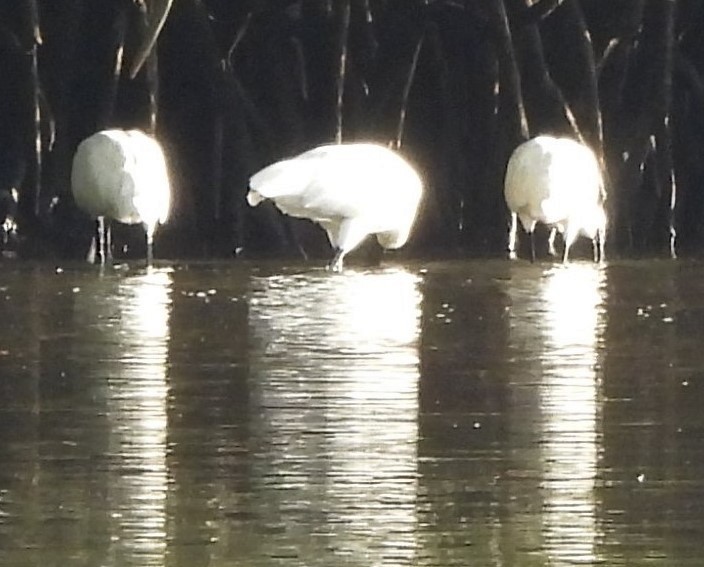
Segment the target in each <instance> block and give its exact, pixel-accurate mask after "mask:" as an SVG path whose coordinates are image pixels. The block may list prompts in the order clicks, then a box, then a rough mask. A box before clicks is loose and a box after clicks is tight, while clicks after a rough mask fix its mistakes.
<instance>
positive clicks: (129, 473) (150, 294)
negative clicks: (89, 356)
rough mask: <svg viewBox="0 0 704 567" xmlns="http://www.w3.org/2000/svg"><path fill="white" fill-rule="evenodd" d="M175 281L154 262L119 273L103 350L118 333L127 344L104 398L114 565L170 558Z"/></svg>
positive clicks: (159, 562) (154, 562) (118, 338)
mask: <svg viewBox="0 0 704 567" xmlns="http://www.w3.org/2000/svg"><path fill="white" fill-rule="evenodd" d="M170 286H171V273H170V271H168V270H151V271H149V272H147V273H145V274H140V275H135V276H132V277H129V278H125V279H123V280H120V282H119V284H118V289H117V290H116V291H117V293H116V298H117V303H118V304H119V306H120V310H119V314H118V316H119V320H120V325H119V327H118V328H116V329H115V330H116V331H117V330H118V329H119V336H115V337H114V339H110V338H109V337H108V341H107V343H106V346H108V347H109V349H110V352H109V353H108V354H107V356H106V357H105V358H106V359H108V360H109V357H110V355H114V352H115V349H114V343H112V340H114V341H115V343H118V344H121V345H122V348H121V349H120V350H118V352H120V351H121V354H120V358H119V360H117V361H115V366H114V368H115V370H117V371H116V372H114V373H113V372H110V374H109V375H108V376H107V380H108V396H107V400H106V404H107V419H108V421H109V422H110V428H109V431H110V437H109V439H108V451H109V455H110V462H109V466H110V467H111V468H112V469H113V470H114V471H115V473H116V474H115V475H114V478H115V479H116V482H115V483H114V484H112V485H111V486H109V487H108V491H109V493H108V496H107V500H108V502H109V506H110V508H111V513H110V518H111V521H112V522H113V524H114V527H113V529H112V530H111V532H112V534H113V535H112V541H111V544H110V550H109V554H110V555H111V556H112V558H113V562H112V563H111V564H113V565H121V564H135V565H137V564H141V565H154V566H156V565H164V563H165V556H166V498H167V491H168V485H169V476H168V472H167V464H166V456H167V455H166V452H167V446H166V430H167V429H166V428H167V417H166V411H167V392H168V387H167V377H168V373H167V360H168V341H169V314H170V308H171V297H170ZM97 299H98V300H100V298H97ZM97 360H103V357H100V356H99V357H98V358H97Z"/></svg>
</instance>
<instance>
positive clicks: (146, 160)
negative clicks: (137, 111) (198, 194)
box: [71, 129, 171, 263]
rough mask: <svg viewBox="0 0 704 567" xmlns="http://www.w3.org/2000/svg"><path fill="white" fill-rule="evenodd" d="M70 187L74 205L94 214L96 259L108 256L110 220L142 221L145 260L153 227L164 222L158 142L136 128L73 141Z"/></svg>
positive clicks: (165, 190)
mask: <svg viewBox="0 0 704 567" xmlns="http://www.w3.org/2000/svg"><path fill="white" fill-rule="evenodd" d="M71 190H72V192H73V197H74V199H75V201H76V205H77V206H78V207H79V208H80V209H82V210H83V211H84V212H86V213H88V214H89V215H91V216H92V217H95V218H96V219H97V220H98V225H99V228H98V230H99V242H98V243H96V246H98V247H99V253H100V256H101V262H103V263H104V262H105V259H106V258H111V257H112V254H111V250H110V246H111V243H110V226H109V223H110V221H111V220H115V221H118V222H121V223H125V224H142V225H144V229H145V231H146V238H147V261H148V262H151V259H152V248H153V242H154V232H155V231H156V228H157V226H158V225H159V224H161V223H164V222H166V220H167V218H168V215H169V207H170V202H171V188H170V184H169V176H168V171H167V166H166V159H165V157H164V152H163V151H162V149H161V146H160V145H159V142H157V141H156V140H155V139H154V138H153V137H151V136H149V135H147V134H145V133H144V132H142V131H140V130H117V129H115V130H103V131H100V132H97V133H95V134H93V135H92V136H90V137H88V138H86V139H85V140H83V141H82V142H81V143H80V144H79V145H78V149H77V150H76V153H75V155H74V157H73V167H72V169H71ZM106 219H107V223H106V222H105V220H106ZM106 224H107V226H106Z"/></svg>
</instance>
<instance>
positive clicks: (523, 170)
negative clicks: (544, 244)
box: [504, 136, 606, 261]
mask: <svg viewBox="0 0 704 567" xmlns="http://www.w3.org/2000/svg"><path fill="white" fill-rule="evenodd" d="M504 196H505V198H506V204H507V205H508V208H509V210H510V211H511V214H512V226H511V234H510V241H509V252H510V253H511V255H512V257H515V246H516V230H517V226H516V225H517V222H516V217H517V218H518V219H520V221H521V224H522V225H523V228H524V229H525V230H526V232H528V233H530V234H531V238H532V233H533V230H534V229H535V225H536V223H538V222H540V223H544V224H546V225H548V226H550V227H551V228H552V229H557V230H559V231H560V232H562V233H563V235H564V240H565V251H564V256H563V259H564V260H565V261H566V260H567V256H568V252H569V248H570V246H571V245H572V243H573V242H574V240H575V239H576V238H577V236H578V235H579V234H583V235H585V236H587V237H588V238H591V239H592V241H593V242H594V243H595V252H596V244H597V242H596V241H597V239H598V244H599V246H600V252H601V255H602V256H603V242H604V238H605V230H606V213H605V211H604V203H603V198H604V196H603V180H602V175H601V168H600V167H599V162H598V160H597V158H596V156H595V155H594V152H592V150H591V149H590V148H588V147H587V146H585V145H583V144H580V143H579V142H576V141H575V140H572V139H570V138H555V137H552V136H538V137H536V138H533V139H531V140H528V141H527V142H524V143H523V144H521V145H520V146H518V147H517V148H516V149H515V150H514V152H513V154H512V155H511V158H510V159H509V162H508V166H507V169H506V179H505V184H504ZM553 238H554V232H553V234H552V235H551V239H550V246H551V251H552V243H553Z"/></svg>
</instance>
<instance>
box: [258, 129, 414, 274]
mask: <svg viewBox="0 0 704 567" xmlns="http://www.w3.org/2000/svg"><path fill="white" fill-rule="evenodd" d="M249 186H250V190H249V193H248V194H247V201H248V202H249V204H250V205H252V206H255V205H257V204H258V203H260V202H261V201H263V200H265V199H271V200H272V201H273V202H274V204H275V205H276V206H277V207H278V208H279V210H280V211H281V212H283V213H285V214H287V215H291V216H294V217H299V218H305V219H310V220H312V221H314V222H317V223H318V224H320V225H321V226H322V227H323V228H324V229H325V231H326V232H327V234H328V238H329V239H330V244H331V245H332V247H333V248H334V250H335V253H334V256H333V258H332V260H331V262H330V264H329V266H328V267H329V269H331V270H333V271H341V270H342V267H343V259H344V257H345V255H346V254H347V253H348V252H349V251H350V250H353V249H354V248H355V247H356V246H357V245H358V244H359V243H360V242H362V240H364V238H366V237H367V235H369V234H374V235H376V238H377V240H378V242H379V244H380V245H381V246H382V247H383V248H400V247H401V246H403V245H404V244H405V243H406V241H407V240H408V236H409V233H410V231H411V227H412V226H413V222H414V220H415V217H416V213H417V211H418V205H419V203H420V198H421V195H422V191H423V184H422V181H421V178H420V176H419V175H418V173H417V172H416V171H415V169H414V168H413V167H412V166H411V165H410V164H409V163H408V162H407V161H406V160H405V159H403V158H402V157H401V156H400V155H399V154H397V153H396V152H394V151H393V150H390V149H388V148H385V147H384V146H380V145H377V144H372V143H347V144H337V145H326V146H320V147H317V148H314V149H312V150H309V151H307V152H304V153H302V154H300V155H298V156H296V157H294V158H291V159H286V160H283V161H278V162H276V163H274V164H272V165H269V166H267V167H265V168H264V169H262V170H261V171H259V172H258V173H255V174H254V175H253V176H252V177H251V178H250V180H249Z"/></svg>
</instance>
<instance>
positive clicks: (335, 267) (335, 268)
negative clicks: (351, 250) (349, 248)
mask: <svg viewBox="0 0 704 567" xmlns="http://www.w3.org/2000/svg"><path fill="white" fill-rule="evenodd" d="M344 256H345V252H344V251H343V250H342V248H335V255H334V256H333V257H332V260H330V263H329V264H328V270H330V271H332V272H341V271H342V259H343V258H344Z"/></svg>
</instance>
